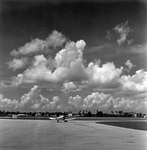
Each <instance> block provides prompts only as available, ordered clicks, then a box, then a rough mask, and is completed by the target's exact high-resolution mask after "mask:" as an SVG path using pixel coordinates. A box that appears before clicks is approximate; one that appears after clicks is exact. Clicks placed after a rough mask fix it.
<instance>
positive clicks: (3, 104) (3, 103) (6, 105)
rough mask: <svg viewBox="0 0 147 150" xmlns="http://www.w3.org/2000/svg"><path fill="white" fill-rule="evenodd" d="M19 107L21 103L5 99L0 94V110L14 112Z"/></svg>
mask: <svg viewBox="0 0 147 150" xmlns="http://www.w3.org/2000/svg"><path fill="white" fill-rule="evenodd" d="M18 107H19V103H18V101H17V100H11V99H8V98H4V96H3V95H2V94H0V110H7V111H12V110H16V109H17V108H18Z"/></svg>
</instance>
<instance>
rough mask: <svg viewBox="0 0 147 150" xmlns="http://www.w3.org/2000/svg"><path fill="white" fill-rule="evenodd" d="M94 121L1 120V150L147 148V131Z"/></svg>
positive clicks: (136, 149)
mask: <svg viewBox="0 0 147 150" xmlns="http://www.w3.org/2000/svg"><path fill="white" fill-rule="evenodd" d="M95 122H97V120H91V121H83V120H72V121H70V122H66V123H65V122H62V121H61V122H59V123H57V122H56V121H51V120H21V119H20V120H19V119H0V150H146V149H147V144H146V141H147V131H143V130H134V129H126V128H121V127H114V126H109V125H104V124H97V123H95Z"/></svg>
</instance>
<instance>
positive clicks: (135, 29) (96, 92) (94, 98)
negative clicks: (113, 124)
mask: <svg viewBox="0 0 147 150" xmlns="http://www.w3.org/2000/svg"><path fill="white" fill-rule="evenodd" d="M146 18H147V4H146V2H145V1H143V0H129V1H125V0H120V1H116V0H112V1H111V0H104V1H103V0H98V1H95V0H92V1H90V0H87V1H82V0H81V1H74V0H71V1H60V0H57V1H50V0H49V1H46V0H43V1H41V0H36V1H31V0H23V1H18V0H2V1H0V82H1V89H0V94H1V98H0V103H1V104H2V105H4V104H3V103H2V102H1V101H2V100H4V99H5V103H6V104H7V101H8V99H9V100H10V99H11V100H14V99H15V100H16V102H15V104H14V103H13V107H11V108H9V106H8V108H7V109H16V108H15V107H16V103H17V109H24V110H25V109H26V110H27V109H28V108H26V107H29V109H30V110H35V109H42V110H45V109H48V110H50V109H59V110H60V109H61V108H62V109H65V108H66V109H67V108H69V107H70V108H71V109H76V106H80V108H77V109H102V110H107V109H109V107H110V102H109V101H110V99H113V103H114V106H113V107H114V109H115V106H116V109H119V108H120V109H124V110H130V109H132V110H137V109H136V108H135V107H136V106H137V105H140V108H142V105H143V104H144V103H146V99H145V97H143V96H142V95H144V93H145V91H146V90H147V87H146V83H147V72H146V71H147V66H146V59H147V53H146V49H147V42H146V39H147V38H146V35H147V31H146V27H147V19H146ZM55 30H56V33H55V32H53V31H55ZM47 37H54V38H59V40H60V42H61V40H63V42H61V44H59V43H58V44H57V41H56V43H52V44H48V43H49V42H50V39H51V38H49V40H46V39H47ZM35 39H37V40H35ZM79 40H83V41H84V42H85V44H84V42H83V41H82V42H79V43H77V44H76V42H77V41H79ZM70 41H74V42H75V43H74V44H73V43H72V44H71V43H70ZM54 42H55V41H54ZM67 43H70V44H69V45H72V46H69V45H68V44H67ZM46 44H47V45H46ZM75 45H76V46H75ZM77 45H79V46H77ZM38 47H39V48H38ZM44 47H45V48H46V49H47V50H48V49H50V50H49V51H46V52H43V51H44ZM78 47H80V48H79V49H80V50H81V51H78ZM64 48H65V49H66V50H70V51H69V52H67V53H66V54H65V53H64V52H61V53H59V51H61V50H62V49H64ZM83 49H84V50H83ZM33 50H34V51H35V53H34V52H32V51H33ZM14 51H15V52H16V53H19V54H17V55H12V52H14ZM19 51H21V52H19ZM25 51H31V52H30V53H27V54H24V53H25ZM62 53H64V56H63V55H61V54H62ZM57 54H58V58H56V59H55V56H57ZM59 55H61V56H60V57H63V60H62V62H59ZM72 56H73V57H72ZM68 57H69V59H67V58H68ZM49 58H52V59H49ZM72 59H73V60H72ZM60 61H61V60H60ZM77 61H80V64H77ZM72 63H76V64H75V66H74V68H70V66H71V64H72ZM78 63H79V62H78ZM90 63H91V64H90ZM92 63H93V64H92ZM35 64H37V66H35ZM83 66H84V69H83ZM90 66H93V67H90ZM121 66H123V69H121ZM61 67H64V68H66V69H67V67H68V69H69V71H68V73H67V74H66V76H64V75H62V74H64V73H65V71H63V72H62V71H61ZM81 67H82V69H83V70H82V69H81ZM40 68H43V70H41V69H40ZM91 68H92V69H91ZM39 69H40V70H39ZM62 69H63V68H62ZM70 69H72V70H73V71H75V72H78V73H75V72H73V74H72V75H71V74H69V72H70V71H71V70H70ZM74 69H75V70H74ZM59 70H60V71H59ZM81 70H82V71H81ZM43 71H44V74H45V73H47V75H46V76H45V77H42V76H43V75H42V74H41V73H40V72H43ZM136 71H138V72H136ZM56 72H57V73H56ZM85 72H86V73H85ZM55 73H56V74H55ZM60 73H61V74H60ZM19 74H21V75H20V76H21V77H20V76H19ZM31 74H36V76H35V77H34V76H33V75H31ZM107 74H109V76H107ZM55 75H56V76H55ZM57 75H59V76H60V77H59V76H57ZM62 76H63V77H62ZM55 77H56V78H55ZM28 79H29V80H28ZM18 82H19V84H18ZM124 83H126V85H124ZM14 85H15V86H14ZM16 85H17V86H16ZM35 85H36V86H35ZM39 89H41V91H40V90H39ZM126 91H127V92H126ZM128 91H129V92H128ZM25 93H27V94H25ZM116 93H117V94H116ZM134 93H135V94H134ZM103 94H104V95H103ZM24 95H25V96H24ZM31 95H34V97H35V98H36V97H37V98H36V99H38V101H37V102H35V103H30V101H31V99H33V98H34V97H33V96H32V97H31ZM88 95H89V96H88ZM54 96H57V97H55V98H54ZM28 97H29V98H28ZM42 97H44V99H46V102H44V103H43V104H45V107H43V104H42V102H40V101H43V100H42ZM111 97H112V98H111ZM138 97H139V98H138ZM140 97H141V98H140ZM26 99H29V100H30V101H29V100H28V101H27V102H28V103H27V102H26V103H25V106H24V104H22V103H21V102H20V101H25V100H26ZM64 99H65V100H64ZM132 99H134V101H133V102H131V100H132ZM99 101H103V102H102V103H101V104H100V105H99V103H98V102H99ZM120 101H123V103H124V105H123V106H118V105H119V102H120ZM51 102H54V103H55V105H54V103H51ZM115 103H116V104H115ZM125 103H128V104H125ZM77 104H78V105H77ZM93 104H96V106H97V107H96V108H93ZM104 104H106V105H104ZM8 105H9V104H8ZM22 105H23V106H22ZM126 105H129V106H128V107H127V108H126V107H125V106H126ZM14 106H15V107H14ZM106 106H107V107H106ZM105 107H106V108H105ZM140 108H138V110H139V109H140ZM0 109H2V108H0Z"/></svg>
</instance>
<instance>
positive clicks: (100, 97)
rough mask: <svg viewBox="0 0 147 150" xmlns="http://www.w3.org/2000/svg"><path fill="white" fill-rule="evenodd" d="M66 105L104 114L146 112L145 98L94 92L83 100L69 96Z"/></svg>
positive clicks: (146, 103) (146, 101)
mask: <svg viewBox="0 0 147 150" xmlns="http://www.w3.org/2000/svg"><path fill="white" fill-rule="evenodd" d="M68 103H69V104H70V105H71V106H72V107H74V108H77V109H90V110H101V111H104V112H107V111H108V112H110V111H112V110H113V111H119V110H122V111H130V112H132V111H135V112H144V113H146V112H147V109H146V108H147V98H146V97H145V96H143V97H135V96H132V97H116V98H114V97H113V96H112V95H110V94H104V93H99V92H94V93H91V94H90V95H88V96H87V97H85V98H84V99H83V98H82V97H81V96H79V95H77V96H75V97H72V96H70V97H69V101H68Z"/></svg>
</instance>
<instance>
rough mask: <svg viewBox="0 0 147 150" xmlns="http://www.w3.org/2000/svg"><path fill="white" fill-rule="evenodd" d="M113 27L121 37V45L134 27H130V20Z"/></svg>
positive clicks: (119, 42) (118, 41) (119, 40)
mask: <svg viewBox="0 0 147 150" xmlns="http://www.w3.org/2000/svg"><path fill="white" fill-rule="evenodd" d="M113 29H114V30H115V32H116V33H118V34H119V36H120V37H119V39H118V40H117V43H118V45H119V46H120V45H121V44H122V43H124V42H125V40H126V39H127V36H128V35H129V33H130V31H132V29H130V27H128V21H126V22H125V23H121V24H118V25H117V26H115V27H114V28H113Z"/></svg>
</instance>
